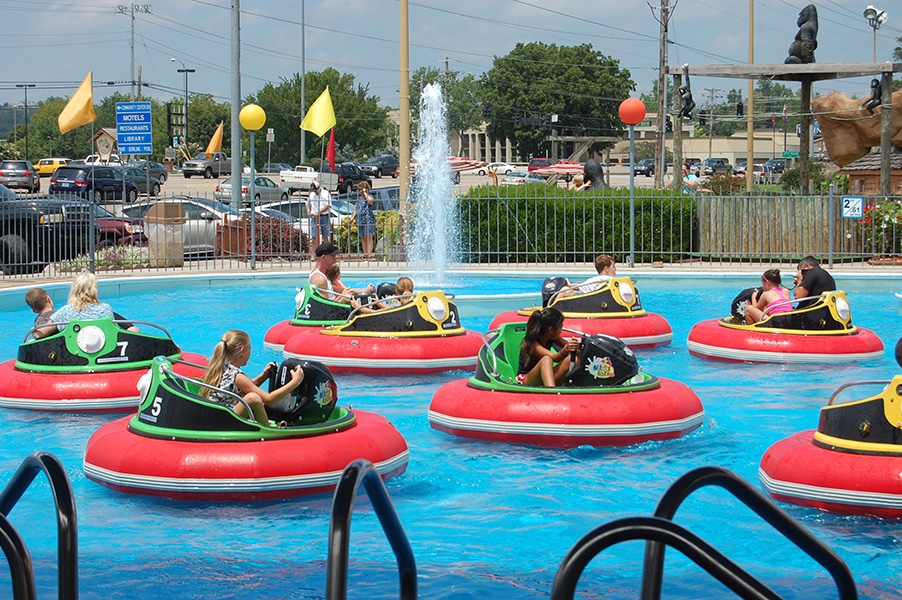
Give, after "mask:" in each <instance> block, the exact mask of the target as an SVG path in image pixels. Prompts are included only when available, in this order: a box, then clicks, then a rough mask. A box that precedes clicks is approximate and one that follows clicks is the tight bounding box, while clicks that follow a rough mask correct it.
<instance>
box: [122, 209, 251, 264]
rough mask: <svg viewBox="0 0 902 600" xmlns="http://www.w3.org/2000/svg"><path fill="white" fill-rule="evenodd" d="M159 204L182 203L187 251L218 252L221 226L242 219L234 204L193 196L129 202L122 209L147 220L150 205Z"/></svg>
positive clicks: (195, 252)
mask: <svg viewBox="0 0 902 600" xmlns="http://www.w3.org/2000/svg"><path fill="white" fill-rule="evenodd" d="M158 203H175V204H179V205H181V216H182V217H183V218H184V219H185V222H184V224H182V232H183V243H184V248H185V250H184V251H185V254H194V255H201V254H213V253H214V252H215V251H216V228H217V226H219V225H222V224H223V223H225V222H233V221H237V220H238V219H240V218H241V212H239V210H238V209H237V208H235V207H233V206H229V205H228V204H223V203H222V202H218V201H216V200H210V199H208V198H195V197H189V196H183V197H175V198H166V199H160V200H151V201H149V202H140V203H136V204H131V205H126V206H124V207H123V208H122V211H121V212H122V214H123V215H124V216H126V217H131V218H132V219H144V217H145V215H146V214H147V211H148V210H150V207H151V206H154V205H156V204H158Z"/></svg>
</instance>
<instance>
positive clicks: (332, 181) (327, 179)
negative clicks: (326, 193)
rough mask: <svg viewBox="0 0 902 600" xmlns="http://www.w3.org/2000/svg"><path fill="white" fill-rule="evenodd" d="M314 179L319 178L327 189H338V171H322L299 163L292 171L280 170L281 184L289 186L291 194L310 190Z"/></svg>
mask: <svg viewBox="0 0 902 600" xmlns="http://www.w3.org/2000/svg"><path fill="white" fill-rule="evenodd" d="M314 179H316V180H318V181H319V182H320V184H321V185H322V186H323V187H324V188H326V189H327V190H335V189H338V174H336V173H320V172H318V171H317V170H316V169H314V168H313V167H308V166H305V165H298V166H296V167H295V168H294V169H293V170H291V171H279V181H281V186H282V187H284V188H288V193H289V194H293V193H295V192H297V191H303V192H305V191H307V190H309V189H310V184H311V183H313V180H314Z"/></svg>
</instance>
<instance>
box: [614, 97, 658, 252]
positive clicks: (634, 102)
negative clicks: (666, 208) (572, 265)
mask: <svg viewBox="0 0 902 600" xmlns="http://www.w3.org/2000/svg"><path fill="white" fill-rule="evenodd" d="M617 112H618V113H619V114H620V120H621V121H623V122H624V123H626V124H627V125H629V126H630V267H634V266H635V265H636V189H635V188H636V184H635V177H634V175H635V169H633V161H634V160H635V159H636V139H635V138H636V125H638V124H639V123H641V122H642V120H643V119H645V104H644V103H643V102H642V101H641V100H639V99H638V98H627V99H626V100H624V101H623V102H621V103H620V107H619V108H618V109H617ZM658 114H661V113H658ZM662 177H663V175H662Z"/></svg>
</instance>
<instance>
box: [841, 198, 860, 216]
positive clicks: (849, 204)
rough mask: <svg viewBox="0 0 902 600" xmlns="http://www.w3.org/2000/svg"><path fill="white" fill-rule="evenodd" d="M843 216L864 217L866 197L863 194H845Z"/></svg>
mask: <svg viewBox="0 0 902 600" xmlns="http://www.w3.org/2000/svg"><path fill="white" fill-rule="evenodd" d="M842 216H843V218H844V219H860V218H861V217H863V216H864V198H863V197H862V196H843V197H842Z"/></svg>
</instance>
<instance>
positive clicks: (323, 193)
mask: <svg viewBox="0 0 902 600" xmlns="http://www.w3.org/2000/svg"><path fill="white" fill-rule="evenodd" d="M331 208H332V196H331V195H330V194H329V190H327V189H325V188H323V186H322V185H320V183H319V180H317V179H314V180H313V183H311V184H310V199H309V200H308V201H307V214H308V215H310V247H311V248H318V247H319V245H320V244H321V243H323V242H331V241H332V227H331V224H330V222H329V213H330V211H331ZM316 258H317V257H314V259H316Z"/></svg>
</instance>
